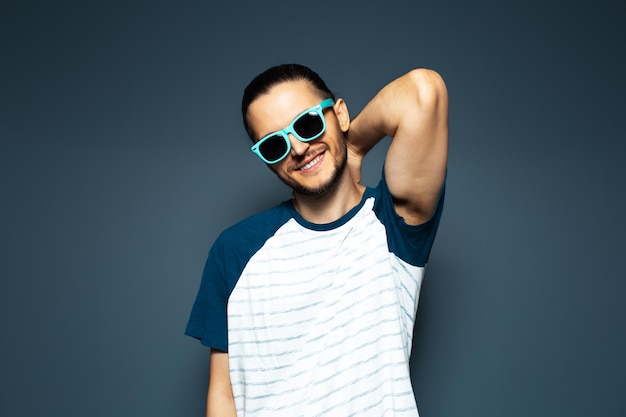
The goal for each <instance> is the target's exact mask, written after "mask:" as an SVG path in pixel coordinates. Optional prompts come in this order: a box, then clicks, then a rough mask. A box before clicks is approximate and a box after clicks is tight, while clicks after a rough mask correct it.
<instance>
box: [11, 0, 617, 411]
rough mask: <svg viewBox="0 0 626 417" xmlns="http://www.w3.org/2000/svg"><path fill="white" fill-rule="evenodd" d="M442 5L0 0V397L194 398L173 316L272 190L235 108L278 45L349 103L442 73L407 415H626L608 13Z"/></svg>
mask: <svg viewBox="0 0 626 417" xmlns="http://www.w3.org/2000/svg"><path fill="white" fill-rule="evenodd" d="M434 3H435V2H419V1H415V2H408V1H407V2H400V1H386V2H384V3H383V2H378V3H373V2H372V3H370V2H364V1H363V2H341V1H337V2H326V1H315V2H284V1H269V0H268V1H266V2H257V3H255V4H247V2H238V1H233V2H230V3H228V4H222V3H216V4H210V3H209V2H207V1H203V2H200V1H197V2H176V3H174V2H172V3H170V4H167V3H164V2H158V1H157V2H154V1H151V2H132V1H131V2H85V1H76V2H71V1H62V2H49V1H41V2H29V1H19V2H17V1H16V2H7V1H4V2H2V5H1V6H0V48H1V49H0V52H1V55H0V71H1V74H0V75H1V78H0V83H1V84H0V85H1V90H0V172H1V177H0V187H1V196H2V197H1V198H2V200H1V201H2V203H1V205H0V207H1V210H2V213H1V220H0V221H1V223H0V224H1V230H0V236H1V237H0V239H1V245H2V247H1V250H2V252H1V253H2V258H1V259H2V261H1V264H0V274H1V281H0V309H1V316H0V326H1V327H0V329H1V331H2V335H1V339H0V384H1V387H0V415H1V416H3V417H18V416H39V415H49V416H83V415H91V416H96V417H98V416H107V417H108V416H132V417H136V416H151V417H158V416H194V415H195V416H200V415H202V413H203V409H204V396H205V389H206V381H207V369H208V350H207V349H206V348H204V347H202V346H201V345H200V344H199V343H198V342H197V341H195V340H193V339H190V338H187V337H184V336H183V330H184V326H185V323H186V320H187V316H188V313H189V310H190V307H191V303H192V301H193V298H194V296H195V292H196V290H197V286H198V284H199V281H200V274H201V270H202V267H203V264H204V260H205V257H206V253H207V250H208V248H209V247H210V245H211V243H212V242H213V240H214V239H215V237H216V236H217V234H218V233H219V232H220V231H221V230H222V229H223V228H224V227H226V226H228V225H230V224H231V223H233V222H235V221H236V220H239V219H241V218H242V217H244V216H247V215H249V214H252V213H254V212H257V211H259V210H261V209H264V208H267V207H269V206H271V205H273V204H274V203H275V202H277V201H279V200H282V199H285V198H287V197H289V192H288V190H287V189H286V188H285V187H284V186H283V185H282V184H281V183H279V182H278V181H277V180H276V179H275V178H274V177H273V176H272V175H271V173H270V172H269V171H268V170H267V169H265V168H264V167H263V166H262V164H260V163H259V161H257V160H256V159H255V157H254V156H253V155H252V154H251V153H250V152H249V151H248V146H249V145H248V140H247V138H246V137H245V134H244V131H243V128H242V126H241V122H240V120H239V100H240V96H241V92H242V89H243V87H244V86H245V84H246V83H247V82H248V81H249V79H250V78H251V77H252V76H254V75H255V74H257V73H258V72H260V71H262V70H264V69H265V68H266V67H268V66H270V65H274V64H278V63H283V62H300V63H303V64H307V65H310V66H312V67H313V68H314V69H315V70H317V71H318V72H319V73H320V74H321V75H322V76H323V77H324V78H325V79H326V80H327V82H328V84H329V86H330V87H331V88H332V89H334V90H336V91H337V93H338V94H339V95H340V96H342V97H344V98H345V99H346V100H347V102H348V105H349V107H350V109H351V112H352V114H353V115H354V114H356V113H357V112H358V110H360V109H361V108H362V106H363V105H364V104H365V103H366V102H367V100H368V99H369V98H370V97H371V96H373V95H374V94H375V92H376V91H377V90H378V89H379V88H380V87H382V86H383V85H384V84H385V83H386V82H388V81H390V80H392V79H393V78H395V77H397V76H399V75H401V74H402V73H404V72H406V71H408V70H409V69H411V68H414V67H422V66H425V67H430V68H434V69H436V70H438V71H439V72H440V73H441V74H442V75H443V76H444V78H445V80H446V82H447V85H448V89H449V95H450V159H449V176H448V194H447V201H446V207H445V212H444V218H443V221H442V224H441V229H440V233H439V235H438V238H437V240H436V242H435V247H434V249H433V252H432V256H431V263H430V266H429V271H428V273H427V277H426V281H425V284H424V287H423V292H422V298H421V303H420V307H419V312H418V322H417V326H416V346H415V348H414V354H413V359H412V363H411V369H412V371H413V377H414V385H415V391H416V397H417V399H418V404H419V407H420V411H421V414H422V416H424V417H437V416H442V417H443V416H481V417H485V416H494V417H501V416H529V415H532V416H569V417H571V416H623V415H626V400H625V398H626V396H624V387H625V383H626V381H625V379H626V377H625V375H626V359H625V358H624V356H625V355H624V351H625V348H626V338H625V335H624V315H625V314H626V306H625V303H624V294H625V291H626V283H625V280H624V278H625V274H624V273H623V272H622V268H621V267H622V261H623V258H624V255H625V251H624V249H625V245H624V242H623V239H622V236H623V234H624V232H626V227H625V221H624V216H623V212H624V209H625V208H626V207H625V198H624V191H623V182H624V178H626V175H625V174H626V169H625V164H624V162H623V161H624V156H626V155H625V153H626V152H625V149H624V148H625V146H626V145H625V144H624V139H625V137H624V133H623V125H622V122H623V120H624V116H625V114H624V104H623V103H624V96H625V93H626V91H625V90H626V89H625V84H626V83H625V76H624V74H625V73H626V68H625V65H624V55H625V54H624V52H625V51H624V46H623V45H624V44H623V39H624V35H625V33H624V32H625V30H624V26H625V25H624V21H625V17H626V14H625V12H624V8H623V6H621V5H620V3H619V2H618V1H614V2H607V1H605V2H571V1H559V2H535V3H533V2H527V1H516V2H499V1H483V2H463V1H460V0H458V1H453V2H449V1H440V2H436V4H434ZM384 146H385V145H384V144H383V145H381V146H380V147H379V148H377V149H376V150H375V151H373V152H372V154H371V155H370V156H368V161H367V162H366V164H367V166H366V168H365V176H364V177H365V182H366V183H368V184H373V183H375V182H376V180H377V178H378V176H379V174H380V169H381V160H382V159H381V158H382V155H384V151H385V149H384Z"/></svg>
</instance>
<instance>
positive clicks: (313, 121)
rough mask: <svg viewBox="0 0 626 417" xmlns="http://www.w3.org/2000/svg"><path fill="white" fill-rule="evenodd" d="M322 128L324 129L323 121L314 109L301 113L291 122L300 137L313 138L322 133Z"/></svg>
mask: <svg viewBox="0 0 626 417" xmlns="http://www.w3.org/2000/svg"><path fill="white" fill-rule="evenodd" d="M322 129H324V123H323V122H322V118H321V117H320V116H319V115H318V114H317V112H315V111H312V112H309V113H307V114H305V115H302V116H301V117H300V118H299V119H298V120H296V122H295V123H294V124H293V130H295V131H296V133H297V134H298V135H299V136H300V137H301V138H302V139H311V138H314V137H315V136H317V135H319V134H320V133H322Z"/></svg>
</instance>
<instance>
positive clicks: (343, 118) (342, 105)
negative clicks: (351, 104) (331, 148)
mask: <svg viewBox="0 0 626 417" xmlns="http://www.w3.org/2000/svg"><path fill="white" fill-rule="evenodd" d="M333 108H334V109H335V115H336V116H337V120H338V121H339V127H340V128H341V131H342V132H343V133H346V132H347V131H348V129H349V128H350V113H348V106H347V105H346V102H345V101H343V99H342V98H338V99H337V100H336V101H335V104H334V105H333Z"/></svg>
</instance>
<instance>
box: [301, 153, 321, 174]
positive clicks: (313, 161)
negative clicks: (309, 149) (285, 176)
mask: <svg viewBox="0 0 626 417" xmlns="http://www.w3.org/2000/svg"><path fill="white" fill-rule="evenodd" d="M323 157H324V154H319V155H318V156H316V157H315V158H313V159H311V161H309V162H308V163H307V164H306V165H303V166H301V167H300V168H298V169H297V170H296V171H306V170H308V169H311V168H313V167H314V166H315V165H316V164H317V163H319V162H320V161H321V160H322V158H323Z"/></svg>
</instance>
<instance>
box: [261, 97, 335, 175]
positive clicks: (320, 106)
mask: <svg viewBox="0 0 626 417" xmlns="http://www.w3.org/2000/svg"><path fill="white" fill-rule="evenodd" d="M333 104H335V101H334V100H333V99H332V98H327V99H326V100H323V101H322V102H321V103H320V104H318V105H316V106H313V107H311V108H310V109H307V110H305V111H303V112H302V113H300V114H299V115H298V116H296V117H295V118H294V119H293V120H292V122H291V123H290V124H289V126H287V127H286V128H284V129H282V130H278V131H276V132H273V133H270V134H269V135H267V136H264V137H263V138H262V139H261V140H259V141H258V142H257V143H255V144H254V145H252V147H251V148H250V150H251V151H252V152H254V153H255V154H256V155H257V156H258V157H259V158H261V160H262V161H263V162H265V163H266V164H270V165H272V164H277V163H278V162H280V161H282V160H283V159H285V157H287V155H289V152H291V141H290V140H289V136H288V135H289V134H292V135H293V137H295V138H296V139H298V140H299V141H300V142H311V141H312V140H315V139H317V138H319V137H320V136H322V135H323V134H324V132H325V131H326V119H325V118H324V109H327V108H329V107H332V106H333ZM312 112H315V113H317V115H318V116H319V117H320V119H322V129H321V130H320V132H319V133H318V134H317V135H314V136H313V137H310V138H306V139H305V138H303V137H301V136H300V135H299V134H298V133H297V132H296V131H295V130H294V128H293V126H294V125H295V124H296V122H297V121H298V120H299V119H300V118H301V117H302V116H304V115H307V114H309V113H312ZM274 136H280V137H282V138H283V139H284V141H285V142H286V143H287V150H286V151H285V153H284V154H283V155H282V156H281V157H280V158H277V159H276V160H274V161H269V160H267V159H265V157H264V156H263V155H262V154H261V151H260V146H261V144H263V142H265V141H266V140H268V139H271V138H273V137H274Z"/></svg>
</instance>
